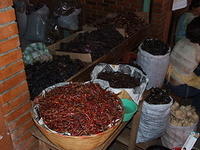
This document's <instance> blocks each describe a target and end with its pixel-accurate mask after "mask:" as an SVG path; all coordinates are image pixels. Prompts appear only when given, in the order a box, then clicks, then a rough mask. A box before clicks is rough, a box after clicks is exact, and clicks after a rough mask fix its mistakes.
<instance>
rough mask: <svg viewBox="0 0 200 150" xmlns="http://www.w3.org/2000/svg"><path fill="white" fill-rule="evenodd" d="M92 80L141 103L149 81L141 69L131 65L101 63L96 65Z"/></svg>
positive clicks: (121, 95)
mask: <svg viewBox="0 0 200 150" xmlns="http://www.w3.org/2000/svg"><path fill="white" fill-rule="evenodd" d="M91 80H92V82H94V83H99V84H100V85H101V86H102V87H104V88H107V89H108V90H110V91H112V92H114V93H115V94H118V95H119V97H120V98H128V99H132V100H134V101H135V103H136V104H138V103H139V100H140V99H141V96H142V93H143V92H144V90H145V88H146V85H147V83H148V79H147V77H146V76H145V75H144V74H143V73H142V71H140V70H139V69H137V68H135V67H132V66H130V65H123V64H120V65H111V64H105V63H100V64H98V65H97V66H95V67H94V69H93V71H92V73H91Z"/></svg>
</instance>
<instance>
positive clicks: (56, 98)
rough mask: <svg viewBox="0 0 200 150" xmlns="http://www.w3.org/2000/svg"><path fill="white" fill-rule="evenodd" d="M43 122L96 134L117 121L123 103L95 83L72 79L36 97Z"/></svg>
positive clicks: (54, 127)
mask: <svg viewBox="0 0 200 150" xmlns="http://www.w3.org/2000/svg"><path fill="white" fill-rule="evenodd" d="M35 102H36V103H39V110H40V111H39V115H40V116H41V117H42V118H43V121H44V123H45V124H46V125H47V126H48V127H49V128H50V129H51V130H54V131H57V132H59V133H69V134H68V135H72V136H83V135H93V134H97V133H100V132H103V131H105V130H107V129H108V128H110V127H112V126H115V125H117V124H118V123H119V122H120V120H121V119H122V115H123V107H122V104H121V101H120V99H119V98H118V97H117V95H115V94H113V93H111V92H110V91H106V90H104V89H102V88H101V87H100V86H99V85H98V84H94V83H87V84H81V83H70V84H68V85H65V86H62V87H56V88H54V89H53V90H51V91H50V92H48V93H46V94H45V96H38V97H36V99H35Z"/></svg>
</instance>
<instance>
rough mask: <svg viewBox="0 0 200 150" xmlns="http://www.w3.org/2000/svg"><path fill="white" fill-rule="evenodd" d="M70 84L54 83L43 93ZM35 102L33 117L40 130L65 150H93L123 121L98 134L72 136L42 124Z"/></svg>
mask: <svg viewBox="0 0 200 150" xmlns="http://www.w3.org/2000/svg"><path fill="white" fill-rule="evenodd" d="M66 84H69V83H67V82H63V83H58V84H56V85H53V86H51V87H49V88H47V89H45V90H44V91H43V92H42V93H41V94H42V95H45V93H46V92H49V91H51V90H52V89H54V88H55V87H59V86H63V85H66ZM34 106H35V103H34V102H33V103H32V112H31V114H32V118H33V120H34V122H35V124H36V126H37V127H38V128H39V130H40V131H41V132H42V133H43V134H44V135H45V136H46V137H47V138H48V139H49V140H50V141H51V142H52V143H53V144H55V145H56V146H58V147H61V148H63V149H64V150H93V149H95V148H97V147H98V146H100V145H102V144H103V143H104V142H105V141H106V140H107V139H108V138H109V137H110V136H111V135H112V133H113V132H114V131H115V130H116V129H117V128H118V127H119V125H120V124H121V122H122V118H121V120H119V122H118V124H117V125H115V126H113V127H111V128H109V129H108V130H106V131H103V132H100V133H98V134H94V135H89V136H70V135H63V134H60V133H57V132H54V131H51V130H49V129H48V127H46V126H43V125H40V124H39V122H38V121H39V120H38V119H36V118H37V115H36V114H35V112H34Z"/></svg>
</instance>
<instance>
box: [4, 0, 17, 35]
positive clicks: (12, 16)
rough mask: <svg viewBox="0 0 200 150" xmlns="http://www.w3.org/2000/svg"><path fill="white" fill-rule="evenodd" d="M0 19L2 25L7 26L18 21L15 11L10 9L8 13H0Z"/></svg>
mask: <svg viewBox="0 0 200 150" xmlns="http://www.w3.org/2000/svg"><path fill="white" fill-rule="evenodd" d="M1 1H2V0H1ZM3 1H4V0H3ZM0 18H1V19H0V24H5V23H8V22H11V21H14V20H16V17H15V11H14V9H9V10H7V11H2V12H0ZM0 31H1V30H0Z"/></svg>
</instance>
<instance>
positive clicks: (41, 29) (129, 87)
mask: <svg viewBox="0 0 200 150" xmlns="http://www.w3.org/2000/svg"><path fill="white" fill-rule="evenodd" d="M5 2H7V3H4V2H3V3H1V2H0V16H1V18H3V19H0V26H2V28H0V31H2V34H0V35H2V36H0V43H1V44H0V79H1V83H0V87H1V88H0V95H1V102H2V103H1V104H2V105H1V109H0V115H1V116H0V117H1V118H2V124H3V125H5V127H4V126H3V128H2V129H4V132H3V134H2V139H3V140H1V141H0V142H2V141H5V138H4V137H8V138H9V137H10V139H11V140H10V141H11V142H12V143H13V144H9V145H12V146H13V147H14V149H16V150H18V149H19V150H21V149H24V147H25V148H27V150H29V149H30V150H32V149H34V150H37V149H39V150H49V149H52V150H63V149H64V150H79V149H82V150H113V149H114V150H121V147H120V148H119V147H118V146H119V145H123V147H125V149H128V150H133V149H141V150H155V149H156V150H162V148H164V150H194V148H193V149H192V147H195V148H196V149H195V150H199V149H198V148H199V147H198V146H197V145H194V144H195V142H196V141H197V139H198V138H199V136H200V134H199V132H198V129H197V128H198V123H199V114H198V113H197V110H198V107H196V106H198V105H194V106H193V103H191V99H190V98H191V97H189V98H188V97H187V96H186V99H187V100H186V99H183V97H180V96H177V95H174V93H172V92H171V91H169V89H171V88H172V87H173V85H170V84H169V83H170V82H166V81H167V80H168V81H170V80H171V75H174V74H172V73H174V72H175V73H177V72H176V69H174V68H173V67H174V66H172V62H171V58H170V57H171V55H172V54H173V55H174V56H175V57H174V58H175V61H176V58H181V57H177V53H172V50H174V47H171V46H169V44H168V42H167V38H168V32H169V26H170V16H171V15H172V12H171V4H172V0H170V1H164V0H163V1H160V0H159V1H157V0H155V1H150V0H144V1H141V0H133V1H132V0H122V1H121V0H120V1H118V0H99V1H92V0H77V1H73V0H60V1H54V0H50V1H48V0H36V1H32V0H29V1H27V0H15V1H14V8H15V10H16V18H17V22H18V28H19V34H18V31H17V30H16V28H17V24H16V23H15V18H14V17H13V16H14V8H12V5H13V4H12V1H11V0H5ZM177 3H178V2H177ZM150 7H151V8H150ZM4 16H5V17H4ZM6 16H9V17H6ZM197 18H198V17H197ZM197 23H198V22H197ZM7 26H8V28H7ZM14 29H15V30H14ZM192 29H193V28H192ZM18 37H19V39H20V42H21V48H22V49H20V48H19V39H18ZM184 48H185V47H183V50H184ZM190 49H192V48H190ZM173 52H174V51H173ZM186 53H187V51H185V53H181V51H180V53H179V55H180V56H182V55H184V54H186ZM187 54H188V53H187ZM188 55H192V56H194V57H195V56H196V55H194V53H191V54H188ZM195 63H196V62H195ZM195 65H196V64H195ZM197 65H198V64H197ZM175 67H176V66H175ZM195 67H196V66H195ZM173 71H174V72H173ZM166 75H167V76H166ZM175 75H176V74H175ZM175 75H174V76H175ZM197 76H198V75H197ZM197 78H198V77H197ZM192 83H193V84H194V85H195V86H197V87H199V85H198V82H192ZM193 84H191V85H193ZM175 92H178V90H177V91H176V90H175ZM179 93H180V92H179ZM184 93H185V94H186V95H187V94H188V90H186V91H185V92H184ZM192 98H193V97H192ZM197 98H198V97H197ZM196 102H198V101H196ZM196 104H197V103H196ZM4 135H7V136H4ZM113 143H114V144H113ZM0 144H1V143H0ZM152 145H153V146H152ZM158 145H159V146H165V147H159V146H158ZM4 146H5V144H4ZM4 146H2V147H3V149H4ZM149 146H152V147H149ZM181 148H182V149H181ZM122 149H123V148H122Z"/></svg>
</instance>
